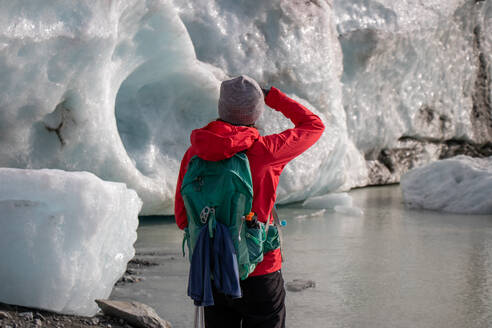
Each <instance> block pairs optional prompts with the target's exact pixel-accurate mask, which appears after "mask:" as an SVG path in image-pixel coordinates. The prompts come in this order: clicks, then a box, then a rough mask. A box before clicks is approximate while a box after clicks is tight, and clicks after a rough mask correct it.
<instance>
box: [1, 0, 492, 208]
mask: <svg viewBox="0 0 492 328" xmlns="http://www.w3.org/2000/svg"><path fill="white" fill-rule="evenodd" d="M491 8H492V7H491V4H490V1H479V2H475V1H471V0H451V1H446V2H442V1H435V0H433V1H427V2H425V3H424V2H421V1H417V0H406V1H390V0H353V1H342V0H334V1H321V0H310V1H281V0H272V1H262V2H244V1H243V2H235V1H223V0H211V1H199V0H193V1H178V0H175V1H172V0H144V1H137V0H119V1H111V2H109V1H102V0H101V1H84V0H79V1H73V2H66V1H60V0H58V1H57V0H47V1H43V2H42V3H33V2H32V1H27V0H21V1H15V2H2V3H1V4H0V28H1V29H0V31H1V32H0V72H1V73H2V74H1V78H0V83H1V86H2V88H0V166H4V167H19V168H44V167H49V168H59V169H64V170H85V171H90V172H93V173H95V174H96V175H98V176H99V177H101V178H103V179H105V180H112V181H121V182H125V183H126V184H127V185H128V186H129V187H130V188H132V189H135V190H136V191H137V193H138V194H139V196H140V197H141V198H142V199H143V201H144V205H143V208H142V213H141V214H170V213H172V204H173V194H174V188H175V182H176V176H177V171H178V166H179V161H180V159H181V156H182V154H183V153H184V151H185V150H186V148H187V146H188V145H189V140H188V138H189V133H190V131H191V130H192V129H194V128H198V127H201V126H203V125H204V124H206V123H207V122H208V121H210V120H212V119H214V118H216V115H217V114H216V102H217V98H218V86H219V83H220V80H222V79H224V78H226V77H228V76H234V75H237V74H248V75H250V76H252V77H254V78H255V79H257V80H258V81H259V82H260V84H262V85H266V86H267V85H275V86H277V87H279V88H280V89H281V90H283V91H285V92H286V93H287V94H289V95H291V96H293V97H295V98H296V99H298V100H299V101H300V102H302V103H304V104H306V105H307V106H309V107H310V108H311V109H313V111H315V112H316V113H318V114H319V115H320V117H321V118H322V119H323V121H324V122H325V124H326V126H327V130H326V133H325V134H324V135H323V137H322V139H321V140H320V142H318V143H317V144H316V145H315V146H314V147H313V148H311V149H310V150H309V151H308V152H307V153H305V154H304V155H302V157H299V158H298V159H296V160H295V161H294V162H292V163H290V164H289V165H288V166H287V167H286V168H285V171H284V173H283V175H282V177H281V181H280V186H279V190H278V199H279V200H280V201H282V202H290V201H297V200H302V199H305V198H306V197H308V196H310V195H317V194H322V193H325V192H329V191H335V190H347V189H349V188H351V187H353V186H357V185H365V184H367V183H368V174H369V173H368V170H367V168H366V162H365V160H371V159H374V158H375V157H377V156H378V155H377V154H378V153H379V152H380V151H381V150H382V149H385V148H388V147H393V146H394V145H395V144H397V143H398V140H399V139H400V138H402V137H408V136H410V137H413V138H421V139H422V138H423V139H427V140H441V139H453V138H461V139H463V140H470V141H473V142H485V141H490V139H491V136H492V131H491V128H490V126H489V125H490V124H489V123H488V122H489V121H488V120H491V119H490V117H491V113H490V100H491V99H490V97H491V96H490V76H491V73H492V72H491V71H490V70H491V67H492V65H490V64H489V63H490V62H491V58H490V57H491V51H490V50H491V45H492V42H491V36H490V33H486V31H487V28H488V29H490V24H491V18H490V17H491V14H490V13H491V10H492V9H491ZM477 90H483V92H478V91H477ZM487 106H488V107H487ZM477 108H478V109H479V110H478V111H476V112H477V113H476V115H472V113H474V109H477ZM488 111H489V112H488ZM477 117H478V119H477ZM289 126H291V125H290V123H289V122H288V121H287V120H285V119H284V118H283V117H281V116H279V115H276V113H274V112H270V111H267V112H266V114H265V115H264V117H263V118H262V119H261V121H260V122H259V128H260V130H261V132H262V133H271V132H276V131H279V130H280V129H282V128H285V127H289ZM427 157H428V159H429V160H431V159H434V158H436V155H435V154H430V155H429V156H427ZM427 157H426V158H427Z"/></svg>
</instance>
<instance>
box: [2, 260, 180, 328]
mask: <svg viewBox="0 0 492 328" xmlns="http://www.w3.org/2000/svg"><path fill="white" fill-rule="evenodd" d="M139 255H141V254H138V253H137V254H136V256H135V257H134V258H133V259H132V260H130V262H128V266H127V270H126V272H125V273H124V274H123V276H122V277H121V278H120V279H119V280H118V281H117V282H116V285H117V286H124V285H127V284H133V283H138V282H140V281H142V280H143V279H144V278H143V277H142V276H141V272H140V270H141V269H142V268H143V267H149V266H154V265H158V264H157V263H154V262H151V261H148V260H146V259H143V258H140V257H139ZM106 302H107V303H108V304H109V305H110V306H107V305H106V306H105V305H104V304H103V305H102V306H101V304H100V303H101V302H98V305H99V307H100V308H104V312H103V311H100V312H98V313H97V314H96V315H95V316H94V317H83V316H77V315H67V314H59V313H55V312H50V311H45V310H40V309H34V308H29V307H23V306H17V305H10V304H5V303H1V302H0V327H1V328H42V327H46V328H62V327H63V328H64V327H70V328H72V327H73V328H97V327H101V328H159V327H171V325H170V324H169V323H168V322H166V321H165V320H162V319H161V318H159V316H158V315H157V314H156V313H155V311H154V310H153V309H152V308H150V307H148V306H147V305H145V304H142V303H137V302H130V303H128V302H118V301H106Z"/></svg>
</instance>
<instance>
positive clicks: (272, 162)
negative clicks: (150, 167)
mask: <svg viewBox="0 0 492 328" xmlns="http://www.w3.org/2000/svg"><path fill="white" fill-rule="evenodd" d="M265 103H266V104H267V105H268V106H269V107H271V108H273V109H274V110H276V111H279V112H280V113H282V114H283V115H284V116H285V117H287V118H289V119H290V120H291V121H292V123H293V124H294V125H295V127H294V128H291V129H287V130H285V131H283V132H281V133H278V134H272V135H268V136H261V135H260V134H259V132H258V130H257V129H256V128H255V126H254V124H255V122H256V121H257V120H258V118H259V117H260V115H261V114H262V112H263V111H264V108H265V106H264V105H265ZM218 114H219V118H218V119H217V120H215V121H213V122H211V123H209V124H208V125H206V126H205V127H203V128H201V129H197V130H194V131H193V132H192V133H191V146H190V148H189V149H188V150H187V151H186V153H185V155H184V157H183V159H182V161H181V168H180V171H179V177H178V183H177V187H176V201H175V216H176V223H177V225H178V227H179V228H180V229H185V228H186V227H187V225H188V218H187V213H186V209H185V204H184V201H183V197H182V195H181V187H182V182H183V178H184V177H185V174H186V172H187V170H188V164H189V163H190V160H191V159H192V158H193V157H194V156H198V157H199V158H201V159H203V160H206V161H222V160H225V159H227V158H231V157H232V156H234V155H235V154H237V153H239V152H245V154H246V155H247V159H248V160H249V166H250V169H251V176H252V183H253V200H252V210H251V211H252V212H253V213H254V214H255V216H256V217H257V219H258V221H260V222H263V223H265V224H268V225H269V227H272V222H273V214H272V210H273V207H274V203H275V198H276V189H277V185H278V181H279V176H280V174H281V172H282V170H283V168H284V167H285V165H286V164H287V163H288V162H289V161H290V160H292V159H293V158H295V157H297V156H298V155H300V154H301V153H303V152H304V151H305V150H307V149H308V148H309V147H311V146H312V145H313V144H314V143H315V142H316V141H317V140H318V139H319V138H320V137H321V134H322V133H323V130H324V125H323V123H322V121H321V119H320V118H319V117H318V116H316V115H314V114H313V113H311V112H310V111H309V110H308V109H307V108H305V107H304V106H302V105H301V104H299V103H298V102H296V101H295V100H293V99H290V98H289V97H287V96H286V95H285V94H284V93H282V92H281V91H280V90H278V89H277V88H275V87H271V88H270V89H269V90H266V89H262V88H261V87H260V86H259V85H258V83H257V82H256V81H255V80H253V79H252V78H250V77H248V76H245V75H242V76H239V77H236V78H234V79H230V80H226V81H223V82H222V84H221V87H220V98H219V103H218ZM272 230H273V229H272ZM281 266H282V258H281V252H280V248H278V247H277V248H276V249H274V250H272V251H268V252H267V253H265V254H263V260H262V261H261V262H260V263H258V264H257V265H256V268H255V269H254V271H253V272H252V273H250V274H249V276H248V277H247V278H246V279H244V280H241V281H240V289H241V292H242V297H241V298H232V297H230V296H229V295H225V294H223V293H221V292H220V291H218V290H217V288H216V287H215V286H212V289H213V300H214V305H213V306H206V307H205V325H206V327H207V328H217V327H227V328H234V327H243V328H252V327H255V328H260V327H265V328H267V327H268V328H276V327H279V328H280V327H285V304H284V300H285V289H284V281H283V278H282V274H281V271H280V270H281ZM241 324H242V325H241Z"/></svg>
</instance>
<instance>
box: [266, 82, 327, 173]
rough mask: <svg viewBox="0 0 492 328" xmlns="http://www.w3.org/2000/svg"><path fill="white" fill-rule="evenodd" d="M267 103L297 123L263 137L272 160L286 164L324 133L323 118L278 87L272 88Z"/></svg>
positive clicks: (267, 96)
mask: <svg viewBox="0 0 492 328" xmlns="http://www.w3.org/2000/svg"><path fill="white" fill-rule="evenodd" d="M265 103H266V104H267V105H268V106H270V107H271V108H273V109H275V110H277V111H279V112H281V113H282V114H283V115H284V116H285V117H287V118H288V119H290V120H291V121H292V123H294V125H295V127H294V128H292V129H288V130H285V131H283V132H281V133H278V134H272V135H268V136H265V137H264V138H263V142H264V144H265V146H266V148H267V149H268V151H269V152H270V153H271V156H272V158H271V159H272V162H275V163H277V164H286V163H287V162H289V161H290V160H292V159H293V158H295V157H296V156H299V155H300V154H301V153H303V152H304V151H305V150H307V149H308V148H309V147H311V146H312V145H313V144H314V143H315V142H316V141H317V140H318V139H319V138H320V137H321V135H322V134H323V131H324V129H325V126H324V124H323V122H322V121H321V119H320V118H319V117H318V116H317V115H315V114H313V113H312V112H311V111H310V110H308V109H307V108H306V107H304V106H303V105H301V104H299V103H298V102H297V101H295V100H293V99H291V98H289V97H287V96H286V95H285V94H284V93H283V92H281V91H280V90H278V89H277V88H275V87H272V88H271V89H270V91H269V92H268V94H267V95H266V97H265Z"/></svg>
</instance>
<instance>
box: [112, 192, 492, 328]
mask: <svg viewBox="0 0 492 328" xmlns="http://www.w3.org/2000/svg"><path fill="white" fill-rule="evenodd" d="M351 195H352V197H353V198H354V205H356V206H358V207H360V208H362V209H363V210H364V213H365V214H364V216H362V217H350V216H345V215H342V214H338V213H329V212H325V213H323V214H321V215H319V216H309V214H311V213H314V212H316V211H313V210H305V209H300V208H296V207H294V206H292V207H284V208H281V209H280V210H279V213H280V215H281V217H282V219H285V220H287V222H288V224H287V226H286V227H285V228H284V248H283V253H284V258H285V262H284V268H283V273H284V277H285V280H286V281H291V280H293V279H298V278H301V279H311V280H314V281H316V287H315V288H313V289H307V290H304V291H302V292H288V294H287V311H288V314H287V316H288V324H287V325H288V327H291V328H293V327H304V326H305V325H307V324H309V325H310V326H312V327H367V328H370V327H391V328H394V327H446V328H453V327H456V328H463V327H480V328H481V327H484V328H485V327H492V216H485V215H482V216H476V215H475V216H471V215H454V214H443V213H437V212H430V211H416V210H408V209H405V208H404V207H403V205H402V201H401V196H400V190H399V187H397V186H392V187H379V188H366V189H359V190H355V191H352V192H351ZM306 214H308V215H306ZM181 240H182V234H181V232H180V231H179V230H178V229H177V228H176V227H175V225H174V223H173V222H172V220H171V219H144V220H143V221H142V224H141V226H140V228H139V239H138V241H137V243H136V248H137V252H139V253H141V254H143V257H147V258H148V259H150V260H152V261H156V262H158V263H160V264H161V265H159V266H154V267H149V268H143V269H141V271H142V273H143V275H144V277H145V280H144V281H143V282H140V283H136V284H132V285H127V286H125V287H118V288H116V289H115V291H114V292H113V295H112V297H113V298H117V299H134V300H137V301H141V302H144V303H146V304H149V305H151V306H153V307H154V308H155V309H156V310H157V312H158V313H159V314H160V315H161V316H162V317H163V318H165V319H167V320H169V321H171V322H172V323H173V327H190V326H191V325H192V320H193V307H192V304H191V301H190V300H189V299H188V298H187V297H186V296H185V295H186V285H187V270H188V263H187V260H185V259H183V258H182V257H181Z"/></svg>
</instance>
